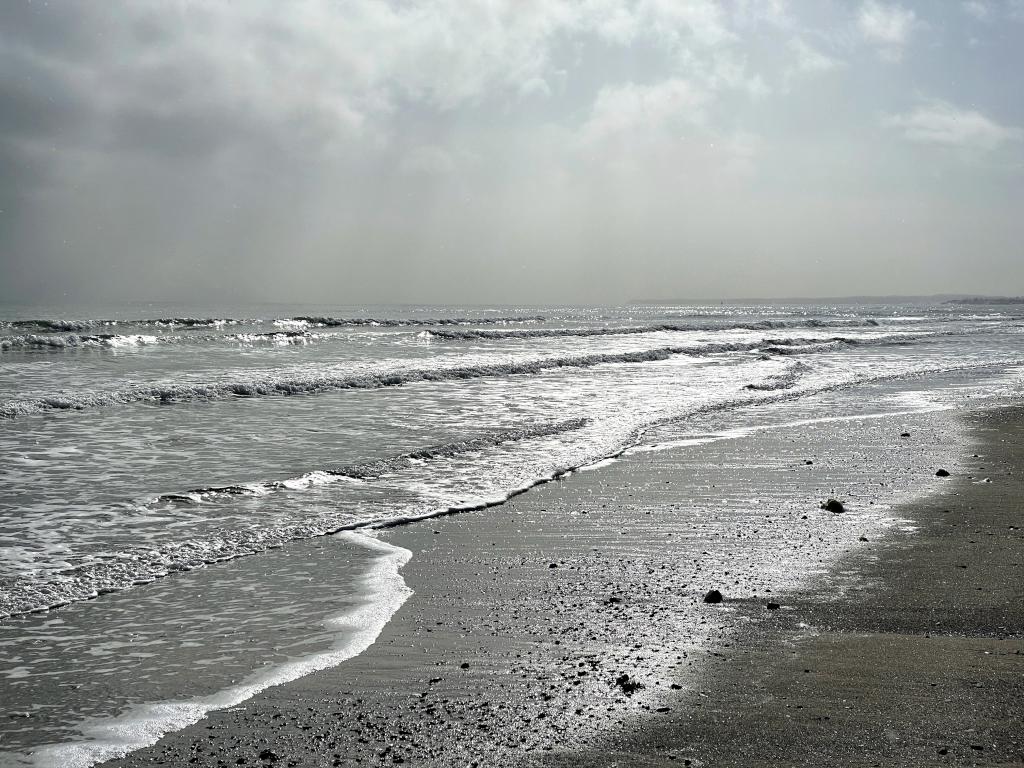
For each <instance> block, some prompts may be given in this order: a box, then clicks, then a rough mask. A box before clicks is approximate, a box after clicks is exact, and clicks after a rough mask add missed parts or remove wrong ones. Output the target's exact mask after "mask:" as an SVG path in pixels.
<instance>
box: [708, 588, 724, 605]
mask: <svg viewBox="0 0 1024 768" xmlns="http://www.w3.org/2000/svg"><path fill="white" fill-rule="evenodd" d="M724 599H725V598H724V597H722V593H721V592H719V591H718V590H717V589H712V590H709V591H708V593H707V594H706V595H704V602H705V603H707V604H708V605H718V603H720V602H722V601H723V600H724Z"/></svg>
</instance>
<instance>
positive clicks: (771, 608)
mask: <svg viewBox="0 0 1024 768" xmlns="http://www.w3.org/2000/svg"><path fill="white" fill-rule="evenodd" d="M781 607H782V606H781V605H779V604H778V603H772V602H769V603H768V604H767V605H765V608H767V609H768V610H769V611H777V610H779V608H781Z"/></svg>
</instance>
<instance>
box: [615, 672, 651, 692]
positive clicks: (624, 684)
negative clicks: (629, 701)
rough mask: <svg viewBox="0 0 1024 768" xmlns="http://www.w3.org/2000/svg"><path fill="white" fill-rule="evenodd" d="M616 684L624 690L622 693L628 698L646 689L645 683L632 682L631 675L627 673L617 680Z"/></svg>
mask: <svg viewBox="0 0 1024 768" xmlns="http://www.w3.org/2000/svg"><path fill="white" fill-rule="evenodd" d="M615 684H616V685H617V686H619V688H621V689H622V692H623V693H624V694H626V695H627V696H632V695H633V694H634V693H636V692H637V691H639V690H640V689H641V688H643V687H644V686H643V683H638V682H637V681H636V680H630V679H629V675H627V674H626V673H625V672H623V673H622V674H621V675H619V676H618V677H616V678H615Z"/></svg>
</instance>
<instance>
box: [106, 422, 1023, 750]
mask: <svg viewBox="0 0 1024 768" xmlns="http://www.w3.org/2000/svg"><path fill="white" fill-rule="evenodd" d="M962 421H963V420H962V419H961V417H960V416H955V415H952V414H948V413H947V414H921V415H915V416H906V417H891V418H887V419H884V420H876V421H874V422H873V421H871V420H864V421H856V420H854V421H851V422H848V423H845V424H843V425H842V429H841V430H839V431H837V430H835V429H829V430H823V429H821V428H820V426H821V425H813V424H812V425H807V424H803V425H800V424H797V425H791V426H780V427H779V428H777V429H773V430H768V431H765V432H763V433H760V434H755V435H753V436H746V437H743V438H738V439H725V440H720V441H718V442H714V443H711V444H710V445H700V446H695V447H691V448H686V447H682V448H673V449H671V450H663V451H651V452H645V453H637V454H634V455H631V456H627V457H624V459H623V460H620V461H618V462H614V463H612V464H610V465H608V466H603V467H599V468H596V469H594V470H592V471H584V472H578V473H574V474H573V475H571V476H570V477H568V478H565V479H563V480H560V481H556V482H553V483H550V484H548V485H545V486H541V487H539V488H536V489H534V490H533V491H531V492H529V493H527V494H524V495H522V496H519V497H516V498H515V499H513V500H512V501H510V502H509V503H508V504H506V505H503V506H501V507H497V508H492V509H489V510H483V511H481V512H476V513H468V514H462V515H456V516H451V517H448V518H443V519H435V520H432V521H425V522H422V523H418V524H413V525H410V526H405V527H400V528H395V529H391V530H388V531H383V532H381V533H380V537H381V538H382V539H384V540H387V541H389V542H390V543H393V544H398V545H400V546H402V547H405V548H407V549H409V550H410V551H412V552H413V557H412V559H411V561H410V562H409V563H408V564H407V565H406V566H405V567H404V569H403V571H402V573H403V576H404V578H405V580H406V583H407V584H408V585H409V586H410V587H411V588H412V589H413V590H414V594H413V595H412V597H410V598H409V600H408V601H407V602H406V603H405V605H404V606H403V607H402V609H401V610H399V612H398V613H397V614H396V615H395V617H394V618H393V619H392V621H391V622H390V623H389V624H388V625H387V626H386V627H385V629H384V631H383V633H382V634H381V636H380V637H379V638H378V640H377V642H376V643H375V644H374V645H373V646H372V647H371V648H369V649H368V650H367V651H366V652H364V653H363V654H361V655H360V656H358V657H356V658H354V659H351V660H350V661H348V662H346V663H344V664H342V665H341V666H339V667H337V668H334V669H330V670H326V671H323V672H320V673H316V674H313V675H310V676H308V677H305V678H302V679H300V680H297V681H294V682H292V683H290V684H287V685H284V686H280V687H277V688H272V689H269V690H267V691H265V692H264V693H263V694H261V695H259V696H257V697H256V698H254V699H252V700H251V701H248V702H245V703H244V704H242V705H240V706H238V707H234V708H231V709H226V710H221V711H216V712H213V713H211V714H210V715H209V716H208V717H207V718H206V719H204V720H202V721H200V722H199V723H197V724H195V725H194V726H191V727H189V728H187V729H185V730H183V731H180V732H177V733H173V734H169V735H168V736H166V737H165V738H163V739H162V740H161V741H160V742H158V743H157V744H156V745H154V746H153V747H150V748H147V749H143V750H140V751H138V752H136V753H133V754H131V755H129V756H128V757H127V758H125V759H122V760H119V761H112V762H110V763H108V764H107V765H119V766H129V765H130V766H141V765H150V764H154V763H156V764H170V765H183V764H197V765H246V764H248V765H260V764H277V765H295V766H300V765H301V766H307V765H308V766H326V765H378V764H380V765H388V764H402V763H405V764H413V765H424V764H425V765H480V766H484V765H533V764H554V765H623V766H625V765H663V764H664V765H669V764H672V765H677V764H684V765H685V764H691V765H760V764H764V765H779V764H805V765H826V764H831V765H836V764H843V765H893V764H900V765H916V764H920V765H924V764H928V765H930V764H934V763H935V761H937V760H944V761H947V762H948V763H949V764H1014V761H1018V762H1019V761H1021V759H1022V757H1021V755H1022V749H1024V746H1022V743H1021V736H1020V730H1019V728H1018V727H1017V726H1016V725H1014V723H1019V722H1020V719H1021V716H1022V711H1021V710H1022V705H1021V701H1024V695H1022V694H1024V677H1022V673H1024V656H1022V654H1024V641H1022V639H1021V628H1022V607H1021V606H1022V602H1021V599H1020V598H1021V590H1022V583H1024V570H1022V568H1024V565H1022V564H1024V538H1022V536H1024V533H1022V530H1021V529H1022V528H1024V520H1022V519H1021V517H1020V513H1019V510H1018V507H1017V506H1016V504H1017V502H1016V500H1017V499H1018V498H1020V492H1021V486H1020V480H1019V479H1018V478H1019V476H1020V474H1019V472H1018V468H1019V466H1020V455H1019V451H1020V449H1019V446H1020V444H1021V438H1022V437H1024V411H1022V410H1021V409H1016V408H1014V409H1002V410H997V411H991V412H983V413H979V414H975V415H970V416H968V417H967V418H966V423H962ZM901 430H906V433H909V437H906V436H902V435H904V434H905V433H904V432H903V431H901ZM837 434H842V435H844V439H843V440H836V439H835V438H836V435H837ZM943 467H949V468H950V469H951V470H952V476H951V477H948V478H936V477H935V472H936V470H937V469H939V468H943ZM837 488H839V489H842V491H843V498H844V499H845V500H846V502H847V504H848V506H849V508H848V510H847V512H846V513H844V514H842V515H833V514H831V513H828V512H826V511H824V510H821V509H820V508H819V507H818V505H819V502H820V501H821V500H824V499H825V498H826V497H827V496H828V495H830V494H831V493H833V492H834V489H837ZM780 489H784V492H783V490H780ZM922 489H923V490H922ZM876 497H877V498H878V500H879V503H880V504H881V502H882V500H883V499H889V500H893V499H899V498H901V497H905V498H907V499H908V502H907V503H904V504H900V505H897V506H896V507H893V508H891V509H889V508H886V510H887V511H886V512H885V513H884V514H881V515H877V514H873V513H872V512H871V509H872V507H873V505H874V501H875V499H876ZM762 504H763V505H764V506H763V507H762V506H761V505H762ZM706 507H715V508H717V509H720V510H722V511H723V512H722V518H723V519H722V520H718V521H717V523H716V524H707V525H696V524H693V522H694V521H693V519H692V518H691V517H687V516H686V515H683V514H681V512H683V511H684V510H692V509H695V508H706ZM759 507H760V508H759ZM766 510H774V511H771V512H770V513H769V514H767V515H766V514H764V512H765V511H766ZM783 517H785V519H783ZM684 519H686V520H687V521H688V523H687V524H686V525H685V526H684V525H683V524H682V521H683V520H684ZM867 532H870V535H862V534H863V533H867ZM880 532H882V533H884V535H879V533H880ZM730 537H732V538H733V541H730V542H726V541H723V539H724V538H730ZM804 547H813V549H812V550H811V551H814V552H818V553H820V564H819V566H817V567H813V566H812V567H810V568H807V567H806V565H805V566H804V569H803V571H802V572H796V571H794V570H793V567H794V566H793V565H792V563H794V562H798V560H790V559H787V556H786V555H785V550H787V549H788V550H791V551H794V552H796V551H799V552H801V558H800V559H799V562H803V563H807V561H808V558H807V556H806V550H804V549H803V548H804ZM773 550H774V551H775V552H776V555H775V556H773V555H772V554H771V553H772V551H773ZM695 552H696V553H699V554H700V555H701V556H699V557H692V555H693V554H694V553H695ZM743 553H746V557H748V558H749V560H750V563H754V562H760V563H762V565H760V566H758V567H756V568H755V567H753V566H752V565H750V564H748V563H747V562H745V560H744V554H743ZM684 558H685V559H684ZM711 588H717V589H720V590H721V591H722V592H723V593H724V595H725V601H724V602H723V603H722V604H720V605H705V604H704V603H703V602H702V601H703V597H704V595H705V593H706V591H707V590H709V589H711ZM769 604H771V605H773V606H774V605H778V606H779V607H778V609H774V608H772V609H769V608H768V606H769Z"/></svg>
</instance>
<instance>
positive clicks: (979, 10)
mask: <svg viewBox="0 0 1024 768" xmlns="http://www.w3.org/2000/svg"><path fill="white" fill-rule="evenodd" d="M962 7H963V9H964V13H966V14H967V15H968V16H973V17H974V18H975V19H977V20H978V21H988V20H989V18H991V16H992V6H990V5H989V4H988V3H987V2H985V0H966V1H965V2H964V3H963V5H962Z"/></svg>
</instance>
